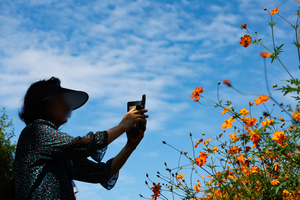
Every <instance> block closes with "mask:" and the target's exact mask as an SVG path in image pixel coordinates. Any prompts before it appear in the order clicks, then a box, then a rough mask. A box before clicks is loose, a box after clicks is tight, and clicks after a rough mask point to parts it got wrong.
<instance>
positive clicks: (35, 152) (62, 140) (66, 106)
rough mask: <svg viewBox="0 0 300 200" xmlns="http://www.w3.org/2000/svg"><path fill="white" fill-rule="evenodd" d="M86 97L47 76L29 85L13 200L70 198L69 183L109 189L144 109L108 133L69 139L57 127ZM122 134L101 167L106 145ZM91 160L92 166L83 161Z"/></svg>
mask: <svg viewBox="0 0 300 200" xmlns="http://www.w3.org/2000/svg"><path fill="white" fill-rule="evenodd" d="M87 100H88V94H87V93H85V92H83V91H76V90H71V89H67V88H62V87H61V86H60V80H59V79H58V78H55V77H52V78H50V79H49V80H41V81H37V82H35V83H33V84H32V85H31V86H30V87H29V89H28V90H27V92H26V95H25V97H24V104H23V106H22V109H21V111H20V112H19V116H20V118H21V119H22V120H23V121H24V122H25V124H26V127H25V128H24V129H23V130H22V132H21V134H20V137H19V140H18V143H17V150H16V155H15V161H14V180H15V182H14V183H15V196H16V199H22V200H24V199H60V200H64V199H68V200H69V199H75V195H74V192H73V187H72V179H75V180H78V181H84V182H90V183H100V184H101V185H102V186H103V187H105V188H106V189H108V190H109V189H111V188H112V187H113V186H114V185H115V183H116V181H117V178H118V174H119V170H120V168H121V167H122V166H123V165H124V163H125V162H126V160H127V159H128V157H129V156H130V155H131V153H132V152H133V151H134V150H135V149H136V147H137V145H138V144H139V143H140V141H141V140H142V138H143V137H144V132H145V130H146V123H147V120H146V118H148V115H142V113H146V112H148V110H146V109H140V110H136V109H135V108H133V109H131V110H130V111H129V112H127V113H126V114H125V116H124V117H123V119H122V120H121V122H120V123H119V124H118V125H117V126H115V127H113V128H110V129H108V130H104V131H97V132H95V133H93V132H89V133H88V134H86V135H85V136H83V137H79V136H78V137H73V136H71V135H68V134H67V133H64V132H61V131H59V130H58V128H59V127H60V126H61V125H62V124H64V123H66V122H67V121H68V119H67V118H68V117H70V116H71V111H72V110H75V109H77V108H79V107H81V106H82V105H83V104H85V102H86V101H87ZM137 122H143V123H144V129H143V130H142V131H140V133H139V136H138V137H136V136H133V135H129V134H128V133H127V131H129V130H130V129H131V128H132V127H133V126H134V125H135V124H136V123H137ZM124 132H126V135H127V139H128V140H127V143H126V145H125V147H124V148H123V149H122V150H121V151H120V152H119V153H118V155H117V156H116V157H114V158H111V159H110V160H108V161H107V162H106V163H103V162H101V159H102V157H103V155H104V153H105V151H106V148H107V145H109V144H110V143H111V142H113V141H114V140H115V139H116V138H118V137H119V136H120V135H122V134H123V133H124ZM89 156H91V157H92V158H93V159H94V160H95V161H97V162H93V161H91V160H89V159H87V157H89Z"/></svg>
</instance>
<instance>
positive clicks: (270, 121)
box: [261, 118, 274, 126]
mask: <svg viewBox="0 0 300 200" xmlns="http://www.w3.org/2000/svg"><path fill="white" fill-rule="evenodd" d="M273 122H274V121H273V119H271V120H269V118H267V119H266V120H265V121H262V122H261V126H269V125H270V124H271V123H273Z"/></svg>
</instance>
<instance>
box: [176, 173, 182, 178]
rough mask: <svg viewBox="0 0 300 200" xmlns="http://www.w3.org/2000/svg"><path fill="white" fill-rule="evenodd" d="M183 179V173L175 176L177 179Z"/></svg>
mask: <svg viewBox="0 0 300 200" xmlns="http://www.w3.org/2000/svg"><path fill="white" fill-rule="evenodd" d="M183 177H184V174H183V173H181V174H178V175H177V176H176V178H177V179H182V178H183Z"/></svg>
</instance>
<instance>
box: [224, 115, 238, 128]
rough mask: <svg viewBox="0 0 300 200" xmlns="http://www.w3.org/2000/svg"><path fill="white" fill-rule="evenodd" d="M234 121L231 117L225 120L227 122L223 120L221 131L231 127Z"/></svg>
mask: <svg viewBox="0 0 300 200" xmlns="http://www.w3.org/2000/svg"><path fill="white" fill-rule="evenodd" d="M234 121H235V119H233V117H232V116H231V117H230V118H229V119H227V120H226V119H225V123H224V124H222V129H223V128H225V129H227V128H230V127H232V122H234Z"/></svg>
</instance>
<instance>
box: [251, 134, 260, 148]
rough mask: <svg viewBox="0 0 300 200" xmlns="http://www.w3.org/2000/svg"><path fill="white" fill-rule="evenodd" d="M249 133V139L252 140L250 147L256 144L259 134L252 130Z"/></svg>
mask: <svg viewBox="0 0 300 200" xmlns="http://www.w3.org/2000/svg"><path fill="white" fill-rule="evenodd" d="M249 134H250V135H251V137H250V139H251V140H252V142H253V145H252V147H256V146H257V145H258V142H259V135H258V134H257V133H256V132H254V131H252V130H251V131H250V133H249Z"/></svg>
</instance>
